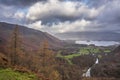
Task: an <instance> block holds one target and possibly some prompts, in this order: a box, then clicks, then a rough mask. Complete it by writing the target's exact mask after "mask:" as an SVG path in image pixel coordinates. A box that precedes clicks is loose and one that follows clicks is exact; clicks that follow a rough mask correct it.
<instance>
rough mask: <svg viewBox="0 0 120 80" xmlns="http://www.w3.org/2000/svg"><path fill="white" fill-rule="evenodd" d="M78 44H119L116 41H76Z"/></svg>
mask: <svg viewBox="0 0 120 80" xmlns="http://www.w3.org/2000/svg"><path fill="white" fill-rule="evenodd" d="M75 43H76V44H87V45H90V44H94V45H96V46H111V45H116V44H117V45H118V44H120V43H119V42H116V41H75Z"/></svg>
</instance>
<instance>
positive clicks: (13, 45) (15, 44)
mask: <svg viewBox="0 0 120 80" xmlns="http://www.w3.org/2000/svg"><path fill="white" fill-rule="evenodd" d="M20 53H22V50H21V40H20V36H19V28H18V26H17V25H16V27H15V28H14V30H13V32H12V35H11V39H10V43H9V56H8V57H9V58H10V64H11V65H15V64H18V63H19V55H20Z"/></svg>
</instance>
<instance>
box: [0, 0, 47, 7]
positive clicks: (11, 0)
mask: <svg viewBox="0 0 120 80" xmlns="http://www.w3.org/2000/svg"><path fill="white" fill-rule="evenodd" d="M38 1H47V0H0V4H2V5H7V6H21V7H22V6H23V7H24V6H30V5H32V4H34V3H36V2H38Z"/></svg>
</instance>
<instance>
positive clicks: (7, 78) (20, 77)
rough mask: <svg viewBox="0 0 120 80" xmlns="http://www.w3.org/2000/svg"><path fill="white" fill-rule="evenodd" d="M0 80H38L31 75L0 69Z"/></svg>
mask: <svg viewBox="0 0 120 80" xmlns="http://www.w3.org/2000/svg"><path fill="white" fill-rule="evenodd" d="M0 80H38V79H37V77H36V76H35V75H33V74H28V73H20V72H17V71H14V70H12V69H0Z"/></svg>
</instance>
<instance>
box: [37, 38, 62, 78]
mask: <svg viewBox="0 0 120 80" xmlns="http://www.w3.org/2000/svg"><path fill="white" fill-rule="evenodd" d="M38 54H39V61H40V67H39V72H40V73H41V74H42V75H43V76H44V77H46V78H48V80H61V77H60V74H59V73H58V71H57V70H56V69H55V67H56V65H57V64H56V61H55V55H54V52H53V51H52V50H51V49H50V48H49V43H48V41H47V40H45V41H44V42H43V44H42V46H41V48H40V50H39V53H38Z"/></svg>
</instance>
